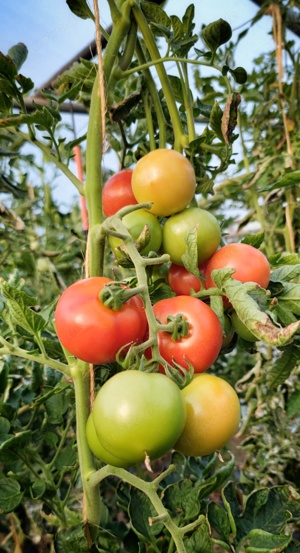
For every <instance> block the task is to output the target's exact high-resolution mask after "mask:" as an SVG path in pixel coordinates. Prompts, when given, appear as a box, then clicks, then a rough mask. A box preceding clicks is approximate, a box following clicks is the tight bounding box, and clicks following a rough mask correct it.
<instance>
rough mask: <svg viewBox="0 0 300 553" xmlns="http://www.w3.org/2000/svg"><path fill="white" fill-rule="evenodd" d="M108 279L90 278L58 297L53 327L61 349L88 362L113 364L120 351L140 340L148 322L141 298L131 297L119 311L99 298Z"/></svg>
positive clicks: (73, 285) (75, 284) (80, 281)
mask: <svg viewBox="0 0 300 553" xmlns="http://www.w3.org/2000/svg"><path fill="white" fill-rule="evenodd" d="M110 282H111V280H110V279H109V278H106V277H90V278H87V279H83V280H79V281H77V282H75V283H74V284H72V285H71V286H69V287H68V288H67V289H66V290H65V291H64V292H63V293H62V295H61V296H60V298H59V300H58V303H57V307H56V311H55V326H56V331H57V335H58V337H59V339H60V340H61V343H62V344H63V346H64V347H65V348H66V349H67V350H68V351H69V352H70V353H71V354H72V355H74V356H75V357H78V359H81V360H83V361H86V362H88V363H94V364H101V363H108V362H110V361H114V360H115V358H116V354H117V352H118V351H119V349H120V348H122V347H123V346H125V345H127V344H131V343H133V342H138V341H140V340H142V339H143V337H144V334H145V331H146V327H147V319H146V315H145V310H144V306H143V302H142V300H141V298H140V297H138V296H133V297H131V298H129V299H128V300H127V301H125V302H124V303H123V304H122V307H121V308H120V309H118V310H114V309H111V308H109V307H106V305H104V304H103V303H102V301H101V299H100V297H99V294H100V292H101V290H102V289H103V288H104V286H105V285H106V284H109V283H110Z"/></svg>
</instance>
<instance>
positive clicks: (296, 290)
mask: <svg viewBox="0 0 300 553" xmlns="http://www.w3.org/2000/svg"><path fill="white" fill-rule="evenodd" d="M277 301H278V303H279V304H280V305H281V306H284V308H285V309H286V310H287V311H291V312H292V313H294V315H297V316H299V315H300V284H293V283H291V282H285V283H284V288H283V291H282V292H281V293H280V294H278V295H277Z"/></svg>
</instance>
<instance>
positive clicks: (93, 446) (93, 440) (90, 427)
mask: <svg viewBox="0 0 300 553" xmlns="http://www.w3.org/2000/svg"><path fill="white" fill-rule="evenodd" d="M86 438H87V442H88V445H89V448H90V450H91V451H92V453H93V454H94V455H95V457H98V459H101V461H103V462H104V463H106V464H107V465H113V466H114V467H123V468H126V467H129V466H130V465H129V463H127V462H126V461H124V459H119V457H116V456H115V455H112V454H111V453H109V452H108V451H107V450H106V449H105V448H104V447H103V445H102V444H101V443H100V442H99V440H98V436H97V434H96V430H95V425H94V420H93V415H92V413H90V415H89V418H88V420H87V423H86Z"/></svg>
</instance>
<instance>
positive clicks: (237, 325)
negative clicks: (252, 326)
mask: <svg viewBox="0 0 300 553" xmlns="http://www.w3.org/2000/svg"><path fill="white" fill-rule="evenodd" d="M230 318H231V322H232V326H233V328H234V330H235V331H236V333H237V335H238V336H240V337H241V338H243V340H247V342H256V341H257V338H256V336H254V334H253V333H252V332H251V330H249V328H248V327H247V326H246V325H245V324H244V323H243V322H242V321H241V319H239V317H238V314H237V313H236V311H232V313H230Z"/></svg>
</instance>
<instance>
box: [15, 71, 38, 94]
mask: <svg viewBox="0 0 300 553" xmlns="http://www.w3.org/2000/svg"><path fill="white" fill-rule="evenodd" d="M16 81H17V82H18V83H19V85H20V87H21V90H22V94H27V92H29V91H30V90H32V88H33V87H34V82H33V81H32V80H31V79H29V78H28V77H24V75H21V74H19V75H18V76H17V77H16Z"/></svg>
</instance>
